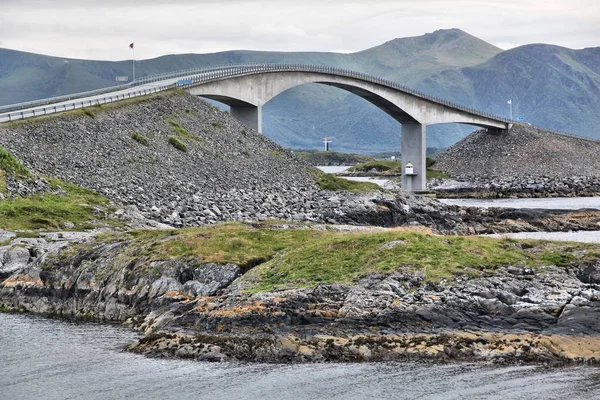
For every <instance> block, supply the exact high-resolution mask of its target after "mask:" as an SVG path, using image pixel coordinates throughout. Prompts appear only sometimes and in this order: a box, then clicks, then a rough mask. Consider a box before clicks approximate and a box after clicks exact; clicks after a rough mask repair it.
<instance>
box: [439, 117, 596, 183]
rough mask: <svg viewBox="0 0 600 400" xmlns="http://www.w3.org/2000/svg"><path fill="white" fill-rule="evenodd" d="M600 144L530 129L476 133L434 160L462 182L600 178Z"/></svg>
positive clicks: (531, 127) (518, 128)
mask: <svg viewBox="0 0 600 400" xmlns="http://www.w3.org/2000/svg"><path fill="white" fill-rule="evenodd" d="M598 154H600V142H599V141H593V140H588V139H583V138H577V137H573V136H567V135H561V134H557V133H553V132H549V131H546V130H543V129H539V128H536V127H533V126H529V125H515V126H514V127H513V128H512V130H511V131H510V132H508V133H503V134H490V133H486V132H485V130H480V131H477V132H475V133H473V134H471V135H469V136H467V137H466V138H464V139H463V140H461V141H460V142H458V143H456V144H455V145H453V146H451V147H449V148H448V149H446V150H444V151H443V152H442V153H440V154H439V155H438V156H437V157H436V160H437V162H436V164H435V168H436V169H438V170H440V171H443V172H445V173H447V174H449V175H451V176H453V177H458V178H462V179H465V180H474V181H476V180H478V179H482V178H483V179H487V180H491V179H495V178H498V179H509V178H510V179H512V178H519V179H521V180H532V178H533V179H535V178H538V177H548V178H571V177H573V176H578V177H591V176H600V157H598Z"/></svg>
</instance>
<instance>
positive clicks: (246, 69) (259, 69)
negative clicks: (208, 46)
mask: <svg viewBox="0 0 600 400" xmlns="http://www.w3.org/2000/svg"><path fill="white" fill-rule="evenodd" d="M290 71H297V72H315V73H324V74H330V75H335V76H344V77H348V78H354V79H359V80H362V81H365V82H370V83H375V84H378V85H381V86H385V87H388V88H391V89H394V90H398V91H401V92H404V93H408V94H411V95H413V96H415V97H419V98H422V99H424V100H429V101H433V102H435V103H438V104H442V105H445V106H448V107H452V108H455V109H457V110H461V111H464V112H468V113H470V114H473V115H477V116H480V117H485V118H489V119H494V120H497V121H500V122H503V123H515V121H514V120H511V119H509V118H506V117H503V116H500V115H495V114H492V113H488V112H484V111H480V110H477V109H475V108H472V107H467V106H464V105H462V104H458V103H454V102H451V101H448V100H444V99H442V98H440V97H436V96H432V95H429V94H427V93H424V92H421V91H418V90H415V89H412V88H409V87H408V86H404V85H400V84H399V83H397V82H394V81H390V80H388V79H383V78H378V77H375V76H372V75H369V74H365V73H363V72H357V71H351V70H346V69H342V68H335V67H327V66H320V65H311V64H253V65H246V64H242V65H237V66H230V67H229V68H228V69H226V70H216V71H211V72H209V73H208V74H207V76H206V77H204V76H203V77H198V78H196V77H195V78H192V80H193V82H192V83H190V84H187V85H182V86H183V87H184V88H185V87H191V86H194V85H196V84H198V83H203V82H208V81H212V80H221V79H226V78H232V77H238V76H245V75H252V74H260V73H265V72H290Z"/></svg>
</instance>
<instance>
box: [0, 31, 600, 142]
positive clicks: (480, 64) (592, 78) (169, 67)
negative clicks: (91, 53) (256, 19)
mask: <svg viewBox="0 0 600 400" xmlns="http://www.w3.org/2000/svg"><path fill="white" fill-rule="evenodd" d="M248 62H257V63H258V62H289V63H294V62H297V63H307V64H319V65H330V66H335V67H339V68H345V69H350V70H355V71H360V72H365V73H369V74H371V75H376V76H381V77H385V78H387V79H391V80H394V81H396V82H399V83H401V84H403V85H407V86H410V87H414V88H416V89H418V90H421V91H424V92H426V93H430V94H432V95H435V96H439V97H442V98H445V99H448V100H451V101H455V102H457V103H461V104H464V105H466V106H471V107H475V108H478V109H481V110H484V111H490V112H494V113H497V114H500V115H506V116H508V113H509V108H508V105H507V100H508V99H512V104H513V115H514V116H522V117H524V119H525V121H527V122H530V123H532V124H535V125H538V126H541V127H545V128H549V129H554V130H561V131H565V132H570V133H575V134H579V135H585V136H589V137H593V138H600V129H598V128H597V127H598V126H600V112H598V110H600V71H599V70H600V48H588V49H583V50H572V49H566V48H562V47H558V46H551V45H541V44H534V45H527V46H522V47H518V48H515V49H511V50H507V51H502V50H501V49H499V48H497V47H495V46H492V45H491V44H489V43H486V42H485V41H483V40H481V39H478V38H476V37H474V36H472V35H469V34H468V33H465V32H463V31H461V30H459V29H446V30H438V31H435V32H433V33H428V34H425V35H422V36H417V37H409V38H399V39H394V40H391V41H388V42H386V43H384V44H382V45H380V46H376V47H373V48H370V49H367V50H363V51H359V52H356V53H351V54H340V53H320V52H259V51H227V52H220V53H212V54H180V55H168V56H163V57H158V58H155V59H150V60H143V61H138V62H137V63H136V72H137V75H138V77H143V76H147V75H152V74H157V73H161V72H167V71H177V70H182V69H188V68H195V67H201V66H210V65H218V64H233V63H248ZM130 74H131V61H119V62H108V61H89V60H75V59H67V58H57V57H50V56H43V55H38V54H31V53H24V52H19V51H15V50H5V49H0V105H2V104H11V103H16V102H22V101H27V100H33V99H38V98H44V97H51V96H56V95H61V94H67V93H72V92H77V91H84V90H90V89H96V88H99V87H105V86H110V85H114V84H116V83H115V81H114V79H115V77H116V76H128V75H130ZM263 118H264V125H263V126H264V130H265V135H266V136H269V137H270V138H272V139H274V140H275V141H277V142H278V143H280V144H282V145H284V146H287V147H292V148H319V147H320V146H321V139H322V137H323V136H335V139H334V142H333V144H332V148H333V149H335V150H339V151H346V152H361V153H369V152H381V151H388V150H390V149H391V148H397V147H399V143H400V137H399V132H400V125H399V124H398V123H397V122H396V121H394V120H393V119H392V118H390V117H389V116H387V115H386V114H385V113H383V112H382V111H381V110H379V109H378V108H376V107H375V106H373V105H372V104H370V103H368V102H367V101H365V100H363V99H361V98H359V97H357V96H354V95H352V94H350V93H348V92H345V91H343V90H340V89H336V88H332V87H329V86H324V85H318V84H309V85H302V86H299V87H296V88H293V89H290V90H288V91H287V92H284V93H282V94H281V95H280V96H278V97H277V98H275V99H273V100H272V101H271V102H269V103H268V104H266V105H265V107H264V110H263ZM473 130H474V128H473V127H469V126H463V125H457V124H444V125H433V126H430V127H428V145H429V146H430V147H447V146H449V145H451V144H452V143H454V142H456V141H457V140H460V139H461V138H463V137H464V136H465V135H466V134H467V133H469V132H471V131H473Z"/></svg>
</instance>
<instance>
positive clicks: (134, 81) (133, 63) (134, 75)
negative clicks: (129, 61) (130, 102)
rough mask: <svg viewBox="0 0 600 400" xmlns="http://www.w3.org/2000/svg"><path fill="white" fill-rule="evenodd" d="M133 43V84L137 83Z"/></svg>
mask: <svg viewBox="0 0 600 400" xmlns="http://www.w3.org/2000/svg"><path fill="white" fill-rule="evenodd" d="M132 43H133V44H134V45H133V47H132V48H131V50H132V54H133V56H132V58H133V81H132V82H135V42H132Z"/></svg>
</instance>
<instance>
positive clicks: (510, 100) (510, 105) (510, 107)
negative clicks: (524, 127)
mask: <svg viewBox="0 0 600 400" xmlns="http://www.w3.org/2000/svg"><path fill="white" fill-rule="evenodd" d="M507 103H508V105H509V109H510V120H511V121H512V99H509V100H508V101H507Z"/></svg>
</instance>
